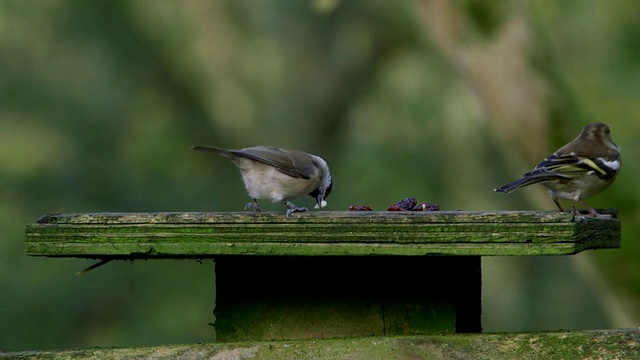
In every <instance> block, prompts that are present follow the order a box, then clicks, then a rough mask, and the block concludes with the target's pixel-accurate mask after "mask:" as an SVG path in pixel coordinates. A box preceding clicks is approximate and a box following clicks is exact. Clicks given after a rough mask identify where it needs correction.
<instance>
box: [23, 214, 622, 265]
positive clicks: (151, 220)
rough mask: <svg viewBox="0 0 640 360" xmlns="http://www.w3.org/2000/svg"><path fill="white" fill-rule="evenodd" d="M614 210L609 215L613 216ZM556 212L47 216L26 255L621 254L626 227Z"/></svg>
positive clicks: (33, 228) (34, 230)
mask: <svg viewBox="0 0 640 360" xmlns="http://www.w3.org/2000/svg"><path fill="white" fill-rule="evenodd" d="M610 212H611V211H610ZM613 213H614V217H612V218H610V219H602V218H592V217H577V218H575V217H574V216H572V215H570V214H567V213H561V212H558V211H550V212H533V211H508V212H506V211H500V212H445V211H443V212H309V213H302V214H294V215H293V216H291V217H290V218H287V217H285V216H283V214H282V213H247V212H243V213H94V214H51V215H45V216H43V217H42V218H41V219H40V220H38V221H37V223H34V224H29V225H27V229H26V241H25V253H26V254H27V255H32V256H59V257H85V258H106V257H126V258H145V259H149V258H176V257H177V258H206V257H212V256H216V255H276V256H283V255H289V256H328V255H335V256H363V255H402V256H422V255H448V256H452V255H463V256H466V255H469V256H494V255H569V254H575V253H578V252H580V251H584V250H587V249H599V248H617V247H620V239H621V237H620V221H619V220H618V219H617V218H615V212H613Z"/></svg>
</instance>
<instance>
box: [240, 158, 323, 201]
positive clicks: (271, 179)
mask: <svg viewBox="0 0 640 360" xmlns="http://www.w3.org/2000/svg"><path fill="white" fill-rule="evenodd" d="M234 162H235V163H236V165H237V166H238V168H239V169H240V173H241V174H242V180H243V181H244V186H245V187H246V188H247V192H248V193H249V196H251V197H252V198H254V199H269V200H271V201H272V202H279V201H284V200H290V199H294V198H297V197H300V196H304V195H306V194H308V193H310V192H311V191H313V190H314V189H316V188H318V186H319V185H320V181H319V174H318V173H315V174H313V176H312V177H311V179H303V178H294V177H291V176H289V175H286V174H283V173H282V172H280V171H278V170H276V169H275V168H274V167H273V166H270V165H266V164H263V163H261V162H258V161H254V160H251V159H246V158H236V159H234Z"/></svg>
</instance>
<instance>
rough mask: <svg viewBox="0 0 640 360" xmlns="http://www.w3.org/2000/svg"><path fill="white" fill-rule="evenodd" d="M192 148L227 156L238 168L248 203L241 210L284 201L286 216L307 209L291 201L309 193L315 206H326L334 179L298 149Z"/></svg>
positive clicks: (317, 159) (323, 164) (323, 166)
mask: <svg viewBox="0 0 640 360" xmlns="http://www.w3.org/2000/svg"><path fill="white" fill-rule="evenodd" d="M191 149H192V150H199V151H207V152H213V153H216V154H218V155H222V156H225V157H228V158H229V159H231V161H233V163H234V164H235V165H236V166H237V167H238V169H240V173H241V175H242V180H243V181H244V186H245V188H246V189H247V192H248V193H249V196H250V197H251V202H250V203H248V204H247V205H245V207H244V209H245V210H247V209H253V210H255V211H260V207H259V206H258V200H259V199H268V200H271V201H272V202H274V203H275V202H284V204H285V205H286V206H287V207H289V209H288V210H287V212H286V214H287V217H289V216H290V215H291V214H292V213H294V212H303V211H308V209H307V208H305V207H298V206H296V205H295V204H293V203H292V202H291V201H290V200H292V199H295V198H299V197H301V196H304V195H310V196H311V197H313V198H314V199H315V200H316V205H315V208H316V209H319V208H323V207H325V206H327V201H326V198H327V197H328V196H329V194H330V193H331V189H332V187H333V182H332V179H331V172H330V171H329V166H328V165H327V163H326V161H324V160H323V159H322V158H321V157H319V156H317V155H313V154H309V153H306V152H304V151H300V150H289V149H281V148H277V147H273V146H255V147H249V148H244V149H240V150H232V149H223V148H219V147H214V146H193V147H191Z"/></svg>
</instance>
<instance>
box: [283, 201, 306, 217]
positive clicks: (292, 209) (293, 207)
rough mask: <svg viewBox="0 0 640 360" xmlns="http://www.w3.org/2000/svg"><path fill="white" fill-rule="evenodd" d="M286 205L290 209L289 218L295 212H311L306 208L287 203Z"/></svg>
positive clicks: (288, 211)
mask: <svg viewBox="0 0 640 360" xmlns="http://www.w3.org/2000/svg"><path fill="white" fill-rule="evenodd" d="M284 204H285V205H286V206H288V207H289V210H287V217H289V216H291V214H293V213H294V212H305V211H309V209H307V208H306V207H302V206H301V207H298V206H296V204H294V203H291V202H288V201H285V202H284Z"/></svg>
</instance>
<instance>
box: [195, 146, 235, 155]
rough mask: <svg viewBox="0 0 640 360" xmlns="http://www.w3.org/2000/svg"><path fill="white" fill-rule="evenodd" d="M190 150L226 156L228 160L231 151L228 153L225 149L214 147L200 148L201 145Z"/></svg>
mask: <svg viewBox="0 0 640 360" xmlns="http://www.w3.org/2000/svg"><path fill="white" fill-rule="evenodd" d="M191 150H197V151H206V152H212V153H215V154H218V155H222V156H226V157H228V158H230V157H231V156H232V153H231V151H229V150H227V149H223V148H219V147H215V146H201V145H198V146H192V147H191Z"/></svg>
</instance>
